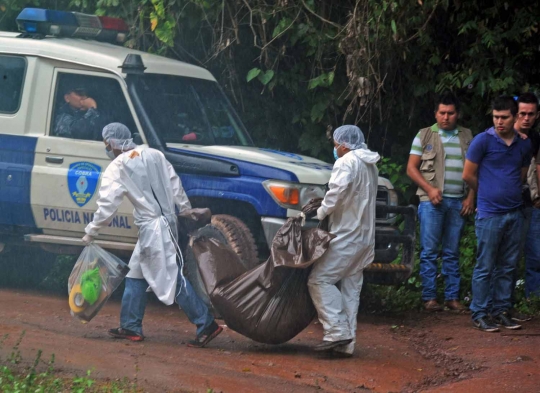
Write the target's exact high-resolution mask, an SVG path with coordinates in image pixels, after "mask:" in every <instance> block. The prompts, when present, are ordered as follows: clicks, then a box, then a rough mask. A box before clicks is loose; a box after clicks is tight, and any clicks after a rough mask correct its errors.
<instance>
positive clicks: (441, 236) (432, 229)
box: [418, 197, 465, 301]
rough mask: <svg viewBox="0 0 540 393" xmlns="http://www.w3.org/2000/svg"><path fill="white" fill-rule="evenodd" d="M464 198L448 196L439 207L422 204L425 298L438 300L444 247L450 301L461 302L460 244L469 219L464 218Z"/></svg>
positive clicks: (428, 203) (443, 273)
mask: <svg viewBox="0 0 540 393" xmlns="http://www.w3.org/2000/svg"><path fill="white" fill-rule="evenodd" d="M461 201H462V200H461V198H448V197H444V198H443V201H442V202H441V203H440V204H439V205H433V204H432V203H431V202H429V201H425V202H420V206H419V207H418V218H419V220H420V247H421V251H420V276H421V277H422V299H423V300H424V301H427V300H431V299H435V298H436V297H437V259H438V257H439V249H440V248H441V247H442V269H441V273H442V275H443V277H444V282H445V285H446V288H445V291H444V297H445V299H446V300H456V299H459V283H460V281H461V276H460V273H459V241H460V240H461V234H462V232H463V227H464V226H465V219H464V218H463V217H462V216H461V214H460V212H461Z"/></svg>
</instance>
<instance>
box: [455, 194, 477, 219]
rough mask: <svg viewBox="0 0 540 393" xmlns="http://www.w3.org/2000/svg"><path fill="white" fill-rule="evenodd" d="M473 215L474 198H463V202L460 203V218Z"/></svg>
mask: <svg viewBox="0 0 540 393" xmlns="http://www.w3.org/2000/svg"><path fill="white" fill-rule="evenodd" d="M473 213H474V198H469V197H467V198H465V199H464V200H463V202H461V212H460V213H459V214H461V215H462V216H468V215H469V214H473Z"/></svg>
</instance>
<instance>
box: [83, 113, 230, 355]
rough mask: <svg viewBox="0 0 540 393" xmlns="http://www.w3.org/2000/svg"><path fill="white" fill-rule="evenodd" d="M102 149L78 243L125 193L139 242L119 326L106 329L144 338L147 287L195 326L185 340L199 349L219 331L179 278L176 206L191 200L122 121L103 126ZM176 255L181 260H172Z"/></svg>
mask: <svg viewBox="0 0 540 393" xmlns="http://www.w3.org/2000/svg"><path fill="white" fill-rule="evenodd" d="M103 141H104V143H105V151H106V152H107V155H108V156H109V157H110V158H111V159H112V160H113V161H112V162H111V164H109V166H108V167H107V169H106V170H105V172H104V173H103V175H102V179H101V186H100V189H99V198H98V201H97V205H98V209H97V211H96V213H95V214H94V219H93V221H92V222H91V223H90V224H88V226H87V227H86V229H85V232H86V235H85V236H84V237H83V242H84V243H85V244H89V243H91V242H92V241H93V240H94V237H95V236H97V234H98V232H99V230H100V229H101V228H103V227H106V226H107V225H108V224H109V223H110V222H111V220H112V218H113V217H114V215H115V214H116V211H117V210H118V207H119V206H120V204H121V203H122V201H123V199H124V197H126V198H128V199H129V201H130V202H131V203H132V204H133V206H134V217H135V225H137V227H138V228H139V240H138V241H137V244H136V246H135V250H134V251H133V254H132V256H131V260H130V262H129V268H130V271H129V273H128V275H127V277H126V283H125V290H124V295H123V297H122V306H121V311H120V327H118V328H115V329H110V330H109V334H110V335H111V336H113V337H115V338H121V339H127V340H131V341H142V340H144V335H143V330H142V320H143V317H144V311H145V308H146V301H147V294H146V292H148V291H152V292H154V294H155V295H156V296H157V298H158V299H159V300H160V301H161V302H163V303H165V304H167V305H171V304H173V302H174V300H175V299H176V302H177V303H178V305H179V306H180V307H181V309H182V310H184V312H185V313H186V315H187V317H188V319H189V320H190V321H191V322H192V323H193V324H195V325H196V326H197V335H196V338H195V339H194V340H191V341H190V342H189V343H188V346H192V347H204V346H205V345H207V344H208V343H209V342H210V341H211V340H213V339H214V338H215V337H216V336H217V335H218V334H220V333H221V332H222V330H223V328H222V327H220V326H219V325H218V324H217V323H216V322H215V320H214V317H213V316H212V314H211V313H210V311H209V310H208V307H207V306H206V304H205V303H204V302H203V301H202V300H201V299H200V298H199V297H198V296H197V294H196V293H195V291H194V290H193V288H192V286H191V284H190V282H189V281H188V280H187V279H186V278H185V277H184V276H183V273H182V265H183V258H182V253H181V251H180V247H179V246H178V243H177V242H178V232H177V218H176V212H175V207H178V210H179V211H180V212H182V211H184V210H187V209H190V208H191V204H190V202H189V200H188V198H187V196H186V193H185V192H184V189H183V188H182V182H181V181H180V178H179V177H178V176H177V174H176V172H175V171H174V168H173V167H172V165H171V164H170V163H169V162H168V161H167V160H166V159H165V156H164V155H163V153H161V152H160V151H158V150H155V149H152V148H149V147H146V146H137V145H135V143H133V140H132V139H131V133H130V131H129V129H128V128H127V127H126V126H125V125H123V124H121V123H111V124H108V125H107V126H105V128H103ZM177 256H179V257H180V261H181V262H182V263H181V264H180V266H178V263H177Z"/></svg>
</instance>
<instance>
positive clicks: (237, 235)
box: [211, 214, 259, 270]
mask: <svg viewBox="0 0 540 393" xmlns="http://www.w3.org/2000/svg"><path fill="white" fill-rule="evenodd" d="M211 225H212V226H213V227H214V228H216V229H217V230H218V231H219V232H221V234H222V235H223V236H224V237H225V239H226V240H227V244H228V245H229V246H231V248H232V249H233V250H234V251H235V252H236V253H237V254H238V256H239V257H240V259H241V261H242V263H243V265H244V266H245V267H246V269H248V270H249V269H252V268H254V267H255V266H257V265H258V264H259V260H258V259H257V246H256V244H255V240H254V239H253V235H252V234H251V231H250V230H249V228H248V227H247V225H246V224H244V223H243V222H242V221H241V220H239V219H238V218H236V217H233V216H229V215H226V214H216V215H215V216H212V224H211Z"/></svg>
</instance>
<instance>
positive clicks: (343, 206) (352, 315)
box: [308, 125, 380, 357]
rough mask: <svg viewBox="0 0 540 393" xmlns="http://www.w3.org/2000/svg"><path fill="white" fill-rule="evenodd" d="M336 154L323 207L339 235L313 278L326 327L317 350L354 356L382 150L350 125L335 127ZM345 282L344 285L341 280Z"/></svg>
mask: <svg viewBox="0 0 540 393" xmlns="http://www.w3.org/2000/svg"><path fill="white" fill-rule="evenodd" d="M333 139H334V146H335V147H334V157H335V158H336V163H335V164H334V168H333V169H332V175H331V177H330V182H329V183H328V187H329V190H328V192H327V193H326V195H325V196H324V199H323V201H322V202H321V207H319V208H318V209H317V218H318V219H319V220H324V219H325V218H326V217H328V221H329V222H328V227H329V231H330V233H332V234H334V235H336V238H335V239H333V240H332V242H331V243H330V248H329V249H328V251H327V252H326V254H324V256H323V257H322V258H321V259H320V260H319V261H318V262H316V263H315V265H314V267H313V270H312V271H311V273H310V276H309V279H308V287H309V293H310V295H311V298H312V300H313V304H314V305H315V308H316V309H317V314H318V316H319V320H320V321H321V323H322V325H323V328H324V338H323V342H322V343H320V344H318V345H317V346H316V347H315V348H314V349H315V350H316V351H334V352H338V353H341V354H342V355H343V356H346V357H350V356H352V354H353V352H354V344H355V341H356V316H357V313H358V306H359V304H360V291H361V289H362V283H363V277H364V268H365V267H367V266H368V265H369V264H370V263H372V262H373V258H374V256H375V203H376V196H377V184H378V174H379V171H378V170H377V161H379V158H380V156H379V154H377V153H376V152H372V151H371V150H369V149H368V148H367V145H366V144H365V143H364V134H363V133H362V131H361V130H360V128H358V127H356V126H353V125H346V126H341V127H339V128H337V129H336V130H335V131H334V135H333ZM338 283H339V289H338V287H337V284H338Z"/></svg>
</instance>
